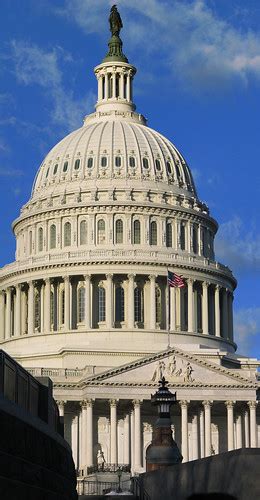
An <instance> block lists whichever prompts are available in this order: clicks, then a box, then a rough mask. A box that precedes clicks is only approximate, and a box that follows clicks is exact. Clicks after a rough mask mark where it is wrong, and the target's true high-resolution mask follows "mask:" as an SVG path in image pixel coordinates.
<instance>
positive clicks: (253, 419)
mask: <svg viewBox="0 0 260 500" xmlns="http://www.w3.org/2000/svg"><path fill="white" fill-rule="evenodd" d="M247 404H248V406H249V412H250V448H256V447H257V435H256V406H257V402H256V401H248V403H247Z"/></svg>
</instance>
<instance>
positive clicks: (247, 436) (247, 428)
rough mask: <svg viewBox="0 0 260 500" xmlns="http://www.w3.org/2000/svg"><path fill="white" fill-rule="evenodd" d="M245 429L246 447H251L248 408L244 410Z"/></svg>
mask: <svg viewBox="0 0 260 500" xmlns="http://www.w3.org/2000/svg"><path fill="white" fill-rule="evenodd" d="M244 429H245V448H249V446H250V434H249V415H248V410H247V409H246V410H245V411H244Z"/></svg>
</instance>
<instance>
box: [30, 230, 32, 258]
mask: <svg viewBox="0 0 260 500" xmlns="http://www.w3.org/2000/svg"><path fill="white" fill-rule="evenodd" d="M31 253H32V231H29V254H30V255H31Z"/></svg>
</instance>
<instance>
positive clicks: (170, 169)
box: [166, 161, 172, 174]
mask: <svg viewBox="0 0 260 500" xmlns="http://www.w3.org/2000/svg"><path fill="white" fill-rule="evenodd" d="M166 168H167V172H168V174H172V166H171V164H170V162H169V161H167V162H166Z"/></svg>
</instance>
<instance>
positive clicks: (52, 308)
mask: <svg viewBox="0 0 260 500" xmlns="http://www.w3.org/2000/svg"><path fill="white" fill-rule="evenodd" d="M50 302H51V304H50V305H51V326H53V323H54V293H53V291H51V298H50Z"/></svg>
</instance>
